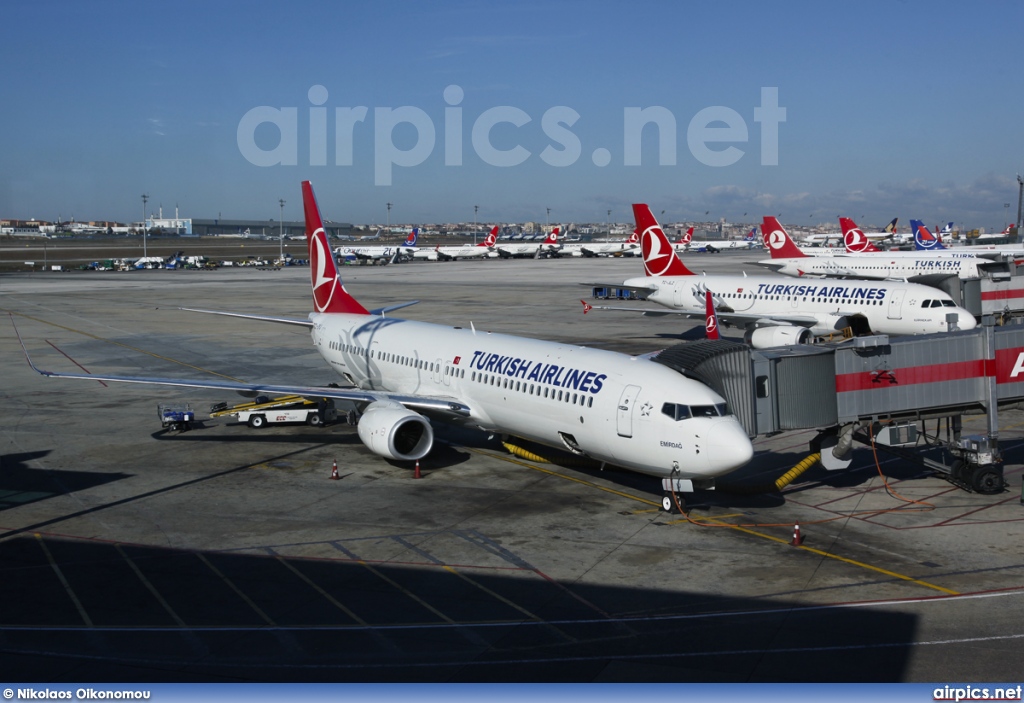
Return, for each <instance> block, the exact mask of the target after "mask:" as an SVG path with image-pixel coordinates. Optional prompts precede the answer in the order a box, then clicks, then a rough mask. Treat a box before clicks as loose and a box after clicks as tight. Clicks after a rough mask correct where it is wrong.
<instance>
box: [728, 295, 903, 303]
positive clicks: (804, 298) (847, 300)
mask: <svg viewBox="0 0 1024 703" xmlns="http://www.w3.org/2000/svg"><path fill="white" fill-rule="evenodd" d="M716 295H720V296H721V297H722V298H738V299H741V300H755V299H756V300H789V301H793V300H799V301H801V302H804V303H806V302H807V301H808V296H806V295H804V296H798V295H754V294H753V293H721V294H717V293H716ZM810 301H811V302H812V303H830V304H838V303H851V302H857V303H859V304H861V305H882V303H883V302H884V301H881V300H867V299H865V298H819V297H817V296H810Z"/></svg>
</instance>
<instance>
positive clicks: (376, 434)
mask: <svg viewBox="0 0 1024 703" xmlns="http://www.w3.org/2000/svg"><path fill="white" fill-rule="evenodd" d="M358 431H359V439H361V440H362V441H363V444H365V445H366V446H367V447H369V448H370V451H372V452H373V453H374V454H379V455H381V456H383V457H386V458H388V459H401V460H403V461H414V460H416V459H422V458H423V457H425V456H426V455H427V454H429V453H430V449H431V447H433V446H434V430H433V428H431V426H430V423H429V422H427V419H426V418H425V417H423V416H422V415H420V414H419V413H415V412H413V411H412V410H409V409H408V408H406V407H405V406H403V405H401V404H399V403H396V402H394V401H390V400H382V401H377V402H375V403H370V404H369V405H368V406H366V410H364V411H363V414H362V416H361V417H360V418H359V425H358Z"/></svg>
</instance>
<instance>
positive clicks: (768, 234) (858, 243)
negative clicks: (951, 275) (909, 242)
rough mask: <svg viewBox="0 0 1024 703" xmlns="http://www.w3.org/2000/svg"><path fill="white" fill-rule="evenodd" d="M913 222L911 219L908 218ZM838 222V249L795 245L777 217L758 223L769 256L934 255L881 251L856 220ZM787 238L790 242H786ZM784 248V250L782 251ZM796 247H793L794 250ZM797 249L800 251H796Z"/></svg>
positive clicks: (966, 254)
mask: <svg viewBox="0 0 1024 703" xmlns="http://www.w3.org/2000/svg"><path fill="white" fill-rule="evenodd" d="M911 222H914V220H911ZM839 224H840V226H841V227H842V228H843V244H844V246H843V247H842V248H839V249H835V248H819V247H798V246H796V244H795V243H793V238H792V237H790V236H789V233H788V232H787V231H786V228H785V227H783V226H782V224H781V223H780V222H779V221H778V219H777V218H775V217H773V216H770V215H766V216H765V217H764V222H763V224H762V225H761V234H762V237H763V241H764V247H765V249H767V250H768V253H769V254H771V257H772V259H786V258H793V257H799V256H805V257H818V258H827V257H832V256H838V257H849V256H867V257H873V256H875V255H881V256H885V257H916V258H921V257H922V255H923V256H924V258H929V257H933V256H935V254H936V253H937V252H935V253H933V252H921V251H882V250H881V249H879V248H878V247H876V246H875V245H874V243H873V242H871V241H870V240H869V239H868V238H867V237H866V236H865V234H864V233H863V232H862V231H861V230H860V228H859V227H858V226H857V223H856V222H854V221H853V220H851V219H850V218H848V217H840V218H839ZM787 241H788V242H789V244H787ZM783 249H785V251H786V252H787V253H785V254H784V253H783ZM794 250H795V251H794ZM796 251H799V252H800V253H799V254H797V253H796ZM978 255H979V254H978V253H976V252H971V251H968V250H967V249H966V248H965V247H961V248H960V249H958V250H957V251H955V252H953V251H947V252H946V253H944V254H943V255H942V257H940V258H947V257H954V258H955V257H965V258H973V257H975V256H978ZM991 258H995V255H991Z"/></svg>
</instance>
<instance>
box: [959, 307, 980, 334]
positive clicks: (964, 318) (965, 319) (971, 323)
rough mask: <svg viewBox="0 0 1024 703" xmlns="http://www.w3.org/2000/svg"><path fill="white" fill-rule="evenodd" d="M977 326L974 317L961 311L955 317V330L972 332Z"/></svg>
mask: <svg viewBox="0 0 1024 703" xmlns="http://www.w3.org/2000/svg"><path fill="white" fill-rule="evenodd" d="M977 326H978V321H977V320H975V319H974V315H972V314H971V313H969V312H967V311H966V310H961V311H960V312H958V313H957V316H956V328H957V329H959V330H973V329H974V328H975V327H977Z"/></svg>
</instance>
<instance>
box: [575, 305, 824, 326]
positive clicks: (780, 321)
mask: <svg viewBox="0 0 1024 703" xmlns="http://www.w3.org/2000/svg"><path fill="white" fill-rule="evenodd" d="M589 310H612V311H619V312H639V313H643V315H644V316H645V317H665V316H668V315H682V316H683V317H693V318H700V319H704V316H705V313H704V312H703V311H700V310H671V309H668V308H664V309H654V308H626V307H620V306H617V305H592V306H590V308H589ZM715 312H716V314H717V315H718V319H719V321H720V322H722V323H723V324H727V325H731V326H733V327H746V326H750V327H773V326H778V325H795V326H797V327H813V326H814V325H816V324H818V318H816V317H814V316H813V315H794V314H789V313H779V314H777V315H776V314H772V315H748V314H746V313H742V312H734V311H730V310H724V309H718V310H715Z"/></svg>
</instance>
